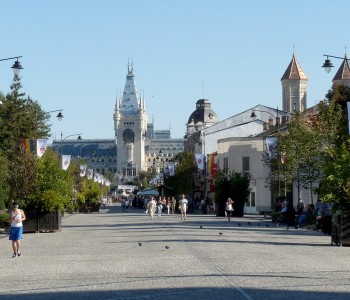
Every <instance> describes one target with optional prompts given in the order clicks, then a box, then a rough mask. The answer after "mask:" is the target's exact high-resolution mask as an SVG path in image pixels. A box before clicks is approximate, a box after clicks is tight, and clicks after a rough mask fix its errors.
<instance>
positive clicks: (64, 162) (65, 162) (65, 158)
mask: <svg viewBox="0 0 350 300" xmlns="http://www.w3.org/2000/svg"><path fill="white" fill-rule="evenodd" d="M70 157H71V156H70V155H62V170H67V169H68V167H69V165H70Z"/></svg>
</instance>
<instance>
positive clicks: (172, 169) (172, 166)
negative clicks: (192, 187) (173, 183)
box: [169, 162, 175, 176]
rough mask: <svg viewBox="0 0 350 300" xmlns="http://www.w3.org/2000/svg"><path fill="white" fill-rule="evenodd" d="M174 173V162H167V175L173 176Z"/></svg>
mask: <svg viewBox="0 0 350 300" xmlns="http://www.w3.org/2000/svg"><path fill="white" fill-rule="evenodd" d="M174 175H175V164H174V163H173V162H171V163H170V164H169V176H174Z"/></svg>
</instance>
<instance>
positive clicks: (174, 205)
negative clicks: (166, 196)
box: [171, 197, 176, 214]
mask: <svg viewBox="0 0 350 300" xmlns="http://www.w3.org/2000/svg"><path fill="white" fill-rule="evenodd" d="M171 208H172V210H173V214H175V212H176V199H175V197H172V198H171Z"/></svg>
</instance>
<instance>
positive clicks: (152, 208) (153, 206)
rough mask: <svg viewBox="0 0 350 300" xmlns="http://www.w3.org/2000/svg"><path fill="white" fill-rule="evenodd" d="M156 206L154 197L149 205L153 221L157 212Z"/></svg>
mask: <svg viewBox="0 0 350 300" xmlns="http://www.w3.org/2000/svg"><path fill="white" fill-rule="evenodd" d="M156 206H157V203H156V201H155V200H154V197H152V198H151V200H150V201H149V202H148V204H147V209H148V211H149V214H150V217H151V219H152V220H153V218H154V213H155V211H156Z"/></svg>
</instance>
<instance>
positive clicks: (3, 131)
mask: <svg viewBox="0 0 350 300" xmlns="http://www.w3.org/2000/svg"><path fill="white" fill-rule="evenodd" d="M21 87H22V86H21V82H20V78H19V77H18V76H17V75H15V77H14V80H13V82H12V85H11V87H10V88H11V92H10V93H9V94H7V95H6V96H5V97H3V96H2V98H1V102H2V104H1V105H0V122H1V123H0V153H1V155H2V156H3V157H4V159H5V160H7V162H8V163H7V166H8V168H7V171H4V172H5V173H7V174H8V176H7V177H5V179H7V185H8V189H9V197H10V198H14V197H18V198H20V199H22V200H23V201H27V200H28V198H29V195H31V194H32V193H33V190H34V187H33V186H32V185H33V182H34V179H35V176H36V174H35V167H34V165H35V157H33V156H31V155H26V154H24V153H23V149H22V146H21V142H22V139H29V138H32V139H34V138H44V137H48V135H49V130H50V126H49V125H48V124H47V122H48V119H49V115H48V114H47V113H45V112H43V111H42V109H41V107H40V105H39V104H38V102H36V101H33V100H32V99H31V98H30V97H25V93H23V92H21ZM5 165H6V164H5ZM5 165H4V166H5Z"/></svg>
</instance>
